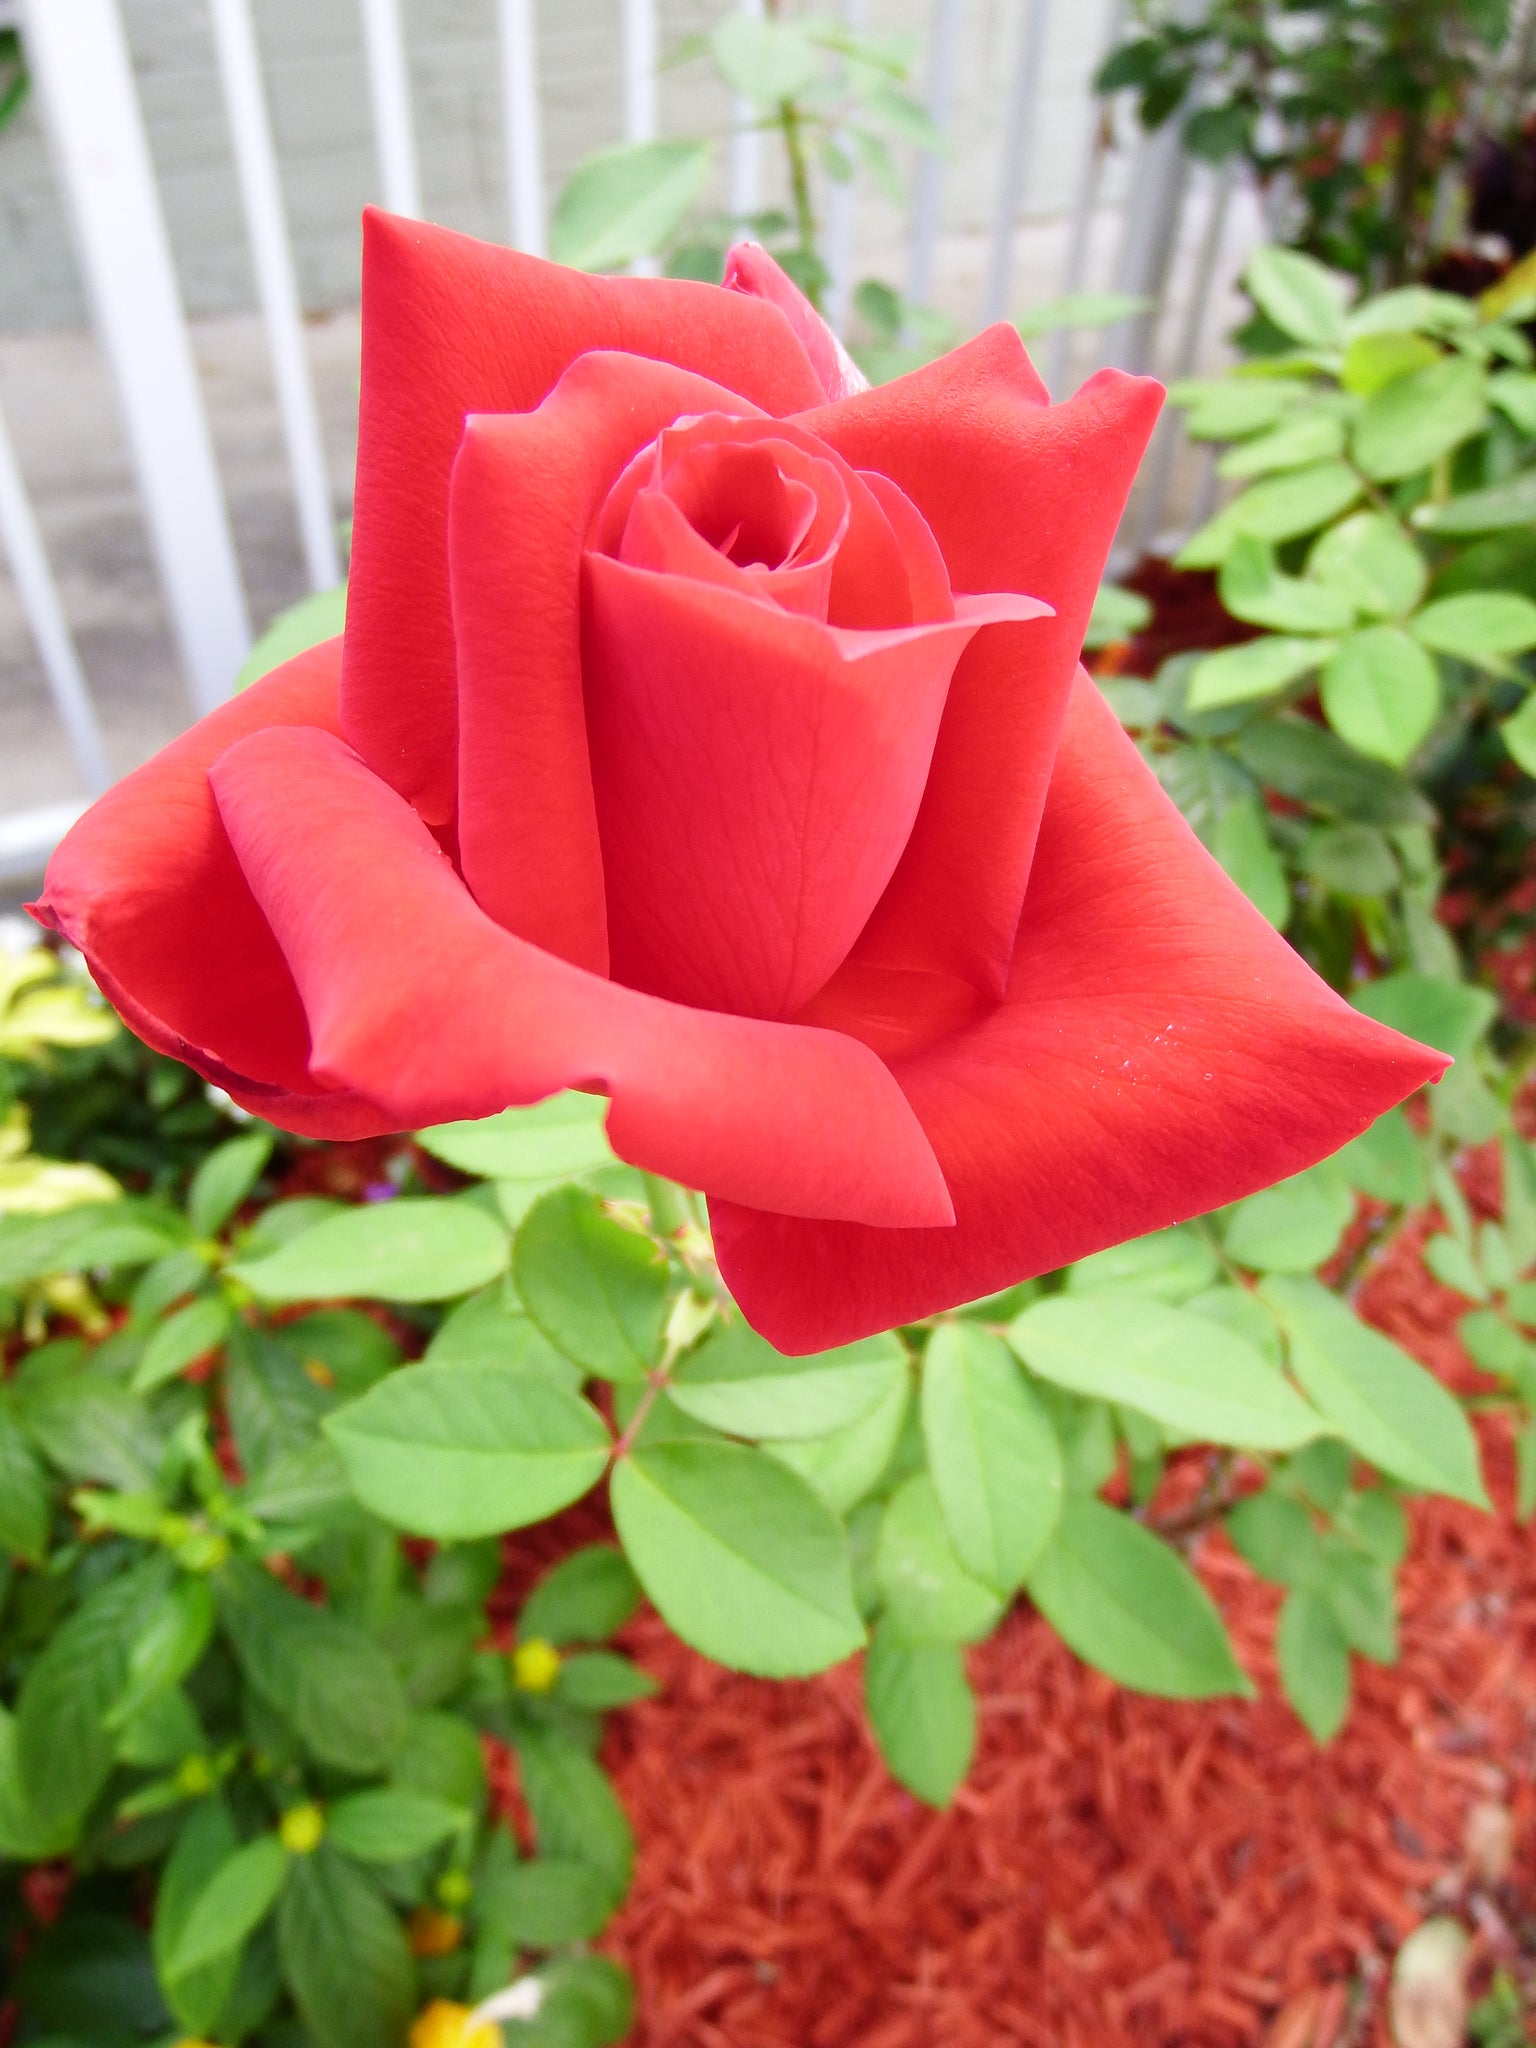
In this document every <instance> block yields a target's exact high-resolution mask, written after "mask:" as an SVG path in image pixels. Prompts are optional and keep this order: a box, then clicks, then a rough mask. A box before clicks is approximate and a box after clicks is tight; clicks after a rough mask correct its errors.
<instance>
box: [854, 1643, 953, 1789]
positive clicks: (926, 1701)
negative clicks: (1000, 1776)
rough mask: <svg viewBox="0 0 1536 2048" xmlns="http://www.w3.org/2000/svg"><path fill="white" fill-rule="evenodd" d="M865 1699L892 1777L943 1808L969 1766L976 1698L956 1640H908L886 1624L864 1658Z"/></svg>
mask: <svg viewBox="0 0 1536 2048" xmlns="http://www.w3.org/2000/svg"><path fill="white" fill-rule="evenodd" d="M864 1704H865V1708H866V1710H867V1711H868V1714H869V1725H870V1727H871V1728H872V1729H873V1730H874V1734H875V1740H876V1741H877V1742H878V1743H879V1745H880V1754H881V1755H882V1756H883V1757H884V1758H885V1762H886V1767H887V1769H888V1770H889V1771H890V1773H891V1776H892V1777H893V1778H896V1779H899V1781H900V1782H901V1783H902V1784H903V1785H905V1786H906V1788H907V1790H908V1791H909V1792H915V1793H916V1794H917V1796H918V1798H919V1799H922V1800H926V1802H927V1803H928V1805H929V1806H937V1807H946V1806H948V1804H949V1802H950V1800H951V1799H953V1797H954V1796H955V1792H956V1790H957V1789H958V1787H959V1785H960V1783H961V1781H962V1780H963V1778H964V1777H965V1774H966V1772H967V1771H968V1770H969V1769H970V1767H971V1757H972V1756H973V1754H974V1753H975V1749H976V1701H975V1698H974V1697H973V1695H972V1693H971V1688H970V1686H969V1684H968V1683H967V1682H966V1676H965V1662H964V1659H963V1658H962V1656H961V1654H960V1651H959V1650H958V1649H957V1648H956V1647H955V1645H954V1644H953V1643H909V1642H907V1641H906V1640H905V1639H904V1638H903V1637H902V1636H900V1635H899V1634H898V1633H897V1632H896V1630H895V1629H893V1628H891V1627H890V1626H889V1624H888V1623H885V1622H882V1623H881V1624H880V1626H879V1627H878V1628H877V1629H876V1630H875V1633H874V1637H873V1639H872V1640H871V1642H870V1646H869V1655H868V1656H867V1657H866V1659H865V1660H864Z"/></svg>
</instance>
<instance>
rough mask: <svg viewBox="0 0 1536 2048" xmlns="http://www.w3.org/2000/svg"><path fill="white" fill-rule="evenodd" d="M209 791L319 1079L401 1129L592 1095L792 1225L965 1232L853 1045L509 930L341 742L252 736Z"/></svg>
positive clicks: (702, 1181)
mask: <svg viewBox="0 0 1536 2048" xmlns="http://www.w3.org/2000/svg"><path fill="white" fill-rule="evenodd" d="M212 782H213V786H214V791H215V794H216V796H217V799H218V804H219V809H220V813H221V815H222V817H223V819H224V822H225V825H226V828H227V829H228V831H229V834H230V839H231V843H232V844H233V845H234V847H235V849H236V852H237V854H238V856H239V859H240V862H241V865H242V868H243V870H244V872H245V874H246V876H247V878H248V879H249V882H250V885H251V888H252V891H253V892H254V895H255V898H256V900H257V902H259V904H260V905H261V908H262V910H263V912H264V913H265V915H266V917H267V918H268V919H269V921H270V923H271V927H272V930H273V932H274V933H275V935H276V938H277V941H278V943H279V944H280V945H281V947H282V949H283V953H284V956H285V958H286V959H287V962H288V964H289V967H290V968H291V970H292V972H293V976H294V979H295V982H296V983H297V985H298V988H299V990H300V992H301V994H302V996H303V1000H304V1007H305V1012H306V1014H307V1016H308V1019H309V1026H310V1032H311V1036H312V1039H313V1044H314V1052H313V1062H314V1067H315V1070H316V1072H317V1073H320V1074H323V1075H324V1076H325V1077H326V1078H327V1079H329V1080H331V1081H332V1082H334V1083H336V1084H338V1085H341V1086H346V1087H350V1088H355V1089H358V1090H360V1091H362V1092H364V1093H366V1094H367V1095H368V1096H370V1097H371V1098H373V1099H374V1100H376V1101H378V1102H379V1103H381V1104H382V1105H383V1111H382V1118H383V1120H384V1127H385V1128H390V1129H394V1128H402V1127H406V1128H409V1127H412V1126H416V1125H420V1124H431V1123H439V1122H447V1121H452V1120H454V1119H457V1118H460V1117H476V1116H485V1115H488V1114H491V1113H493V1112H495V1111H497V1110H500V1109H503V1108H505V1107H507V1106H508V1105H509V1104H514V1103H527V1102H534V1101H537V1100H540V1099H541V1098H542V1097H544V1096H546V1095H548V1094H550V1093H552V1092H553V1091H554V1090H556V1089H559V1088H566V1087H581V1088H588V1089H596V1090H598V1091H600V1092H602V1093H605V1094H611V1095H612V1097H613V1106H612V1108H611V1109H610V1111H609V1116H608V1130H609V1135H610V1137H611V1138H612V1140H613V1143H614V1146H615V1149H616V1150H617V1151H618V1152H619V1153H620V1154H621V1155H622V1156H624V1157H625V1158H627V1159H630V1160H633V1161H634V1162H635V1163H637V1164H640V1165H643V1166H646V1167H648V1168H650V1169H652V1170H653V1171H655V1172H657V1173H662V1174H666V1175H669V1176H671V1177H672V1178H674V1179H678V1180H682V1181H686V1182H689V1183H691V1184H692V1185H695V1186H704V1187H718V1188H720V1189H722V1190H729V1191H731V1192H732V1193H735V1194H737V1195H738V1196H743V1197H746V1198H747V1199H751V1200H754V1201H757V1202H763V1201H768V1202H771V1203H772V1204H774V1205H775V1206H776V1207H778V1208H780V1209H782V1210H784V1211H785V1212H786V1213H789V1214H797V1213H808V1214H828V1215H840V1216H857V1217H860V1218H862V1219H864V1220H867V1221H870V1222H881V1221H884V1222H896V1221H898V1220H900V1221H912V1220H916V1219H921V1220H923V1221H925V1222H927V1223H931V1224H942V1223H945V1222H947V1221H948V1219H949V1215H950V1208H949V1197H948V1194H947V1193H946V1191H945V1187H944V1182H943V1178H942V1176H941V1175H940V1174H939V1171H938V1168H937V1166H936V1165H935V1164H934V1160H933V1155H932V1152H931V1151H930V1149H929V1147H928V1143H927V1140H926V1139H925V1138H924V1137H923V1134H922V1130H921V1127H920V1126H919V1124H918V1122H917V1119H916V1118H915V1117H914V1116H913V1114H912V1112H911V1110H910V1109H909V1107H908V1106H907V1103H906V1101H905V1099H904V1098H903V1096H902V1094H901V1091H900V1089H899V1088H898V1087H897V1086H896V1083H895V1081H894V1080H893V1079H892V1077H891V1074H890V1071H889V1069H888V1068H886V1067H885V1066H884V1065H882V1063H881V1062H880V1061H879V1060H878V1059H876V1058H875V1056H874V1054H872V1053H871V1052H869V1051H868V1050H867V1049H866V1048H865V1047H864V1046H861V1045H859V1044H858V1043H857V1042H856V1041H855V1040H853V1039H851V1038H845V1037H843V1036H842V1035H841V1034H839V1033H837V1032H830V1031H815V1030H808V1029H806V1028H804V1027H801V1026H796V1025H775V1024H763V1023H757V1022H754V1021H752V1020H751V1019H749V1018H743V1017H722V1016H716V1015H711V1014H710V1013H708V1012H705V1011H700V1010H688V1009H683V1008H680V1007H679V1006H677V1005H675V1004H672V1003H665V1002H660V1001H657V1000H656V999H655V998H654V997H651V996H645V995H640V994H638V993H637V992H636V991H634V990H633V989H625V988H620V987H618V986H617V985H616V984H615V983H613V982H609V981H604V980H602V979H601V978H600V977H598V976H597V975H593V974H589V973H587V972H585V971H584V970H583V969H581V968H579V967H573V966H571V965H570V964H569V963H568V962H566V961H564V960H558V959H556V958H555V956H554V955H553V954H552V953H547V952H544V951H543V950H542V949H541V948H539V947H537V946H531V945H529V944H528V943H527V942H526V941H525V940H523V939H519V938H515V937H513V935H512V934H511V933H510V932H506V931H503V930H502V929H501V927H500V926H499V925H496V924H493V923H492V921H491V920H490V919H489V918H488V917H487V916H486V915H485V914H484V912H483V911H481V910H480V909H478V908H477V907H476V905H475V902H474V899H473V898H472V897H471V896H470V894H469V892H468V890H467V889H466V888H465V887H464V885H463V884H462V882H461V881H460V880H459V878H458V876H457V875H456V874H455V872H454V870H453V868H452V866H451V864H450V863H449V861H448V860H447V858H446V857H445V856H444V854H443V853H442V852H441V850H440V849H439V847H438V846H437V844H436V842H435V841H434V839H433V838H432V836H431V834H430V833H429V832H428V830H427V829H426V827H425V826H424V825H423V824H422V822H421V820H420V818H418V817H417V815H416V814H415V812H414V811H413V810H411V808H410V807H409V805H407V804H406V803H405V802H404V801H403V800H402V799H401V798H400V797H398V796H396V794H395V793H394V791H393V790H391V789H390V788H389V787H388V785H387V784H386V783H384V782H382V781H380V780H379V778H378V777H376V776H374V775H372V774H371V773H370V772H369V770H368V769H367V768H366V767H365V766H364V765H363V763H362V762H361V761H359V760H358V758H357V756H356V755H355V754H353V753H352V752H351V751H350V750H349V749H348V748H347V747H346V746H344V745H343V744H342V742H341V741H340V740H337V739H334V738H332V737H331V736H330V735H328V734H321V733H314V732H301V731H297V730H293V729H286V730H282V729H277V730H272V731H267V732H260V733H255V734H253V735H252V736H251V737H250V738H248V739H245V740H242V741H241V742H240V743H239V744H238V745H237V746H235V747H232V748H231V749H230V750H229V751H228V753H226V754H224V755H223V756H222V757H221V759H220V760H219V761H218V762H217V763H215V765H214V768H213V771H212ZM749 1191H750V1192H749Z"/></svg>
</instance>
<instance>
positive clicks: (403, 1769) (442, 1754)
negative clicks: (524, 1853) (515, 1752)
mask: <svg viewBox="0 0 1536 2048" xmlns="http://www.w3.org/2000/svg"><path fill="white" fill-rule="evenodd" d="M389 1777H390V1783H391V1784H393V1785H399V1786H403V1787H404V1789H405V1790H406V1791H408V1792H426V1793H429V1794H431V1796H432V1797H433V1798H435V1799H440V1800H442V1801H444V1802H445V1803H446V1804H447V1805H449V1806H453V1807H457V1808H459V1809H461V1810H462V1811H466V1812H468V1813H470V1814H473V1815H475V1816H477V1817H478V1816H479V1815H480V1814H481V1813H482V1812H483V1810H484V1807H485V1796H486V1779H485V1758H484V1756H483V1754H482V1752H481V1748H480V1738H479V1736H478V1735H477V1733H476V1732H475V1730H474V1729H473V1728H472V1727H471V1726H470V1724H469V1722H468V1721H464V1720H461V1719H460V1718H459V1716H458V1715H457V1714H447V1713H428V1714H417V1715H415V1716H413V1718H412V1720H411V1723H410V1726H409V1727H408V1728H407V1729H406V1731H405V1738H404V1740H403V1741H402V1742H401V1744H400V1746H399V1748H398V1749H397V1750H396V1751H395V1753H394V1756H393V1757H392V1758H391V1759H390V1765H389Z"/></svg>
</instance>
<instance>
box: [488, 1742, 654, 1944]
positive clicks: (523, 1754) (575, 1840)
mask: <svg viewBox="0 0 1536 2048" xmlns="http://www.w3.org/2000/svg"><path fill="white" fill-rule="evenodd" d="M517 1760H518V1772H519V1777H520V1779H521V1783H522V1790H523V1797H524V1798H525V1799H526V1800H527V1802H528V1810H529V1812H530V1813H531V1814H532V1815H533V1831H534V1835H535V1838H536V1839H537V1841H538V1845H539V1853H540V1855H541V1856H555V1857H559V1858H562V1859H570V1860H572V1861H574V1862H579V1863H585V1864H588V1865H589V1866H590V1867H591V1868H592V1869H593V1870H595V1871H597V1873H598V1875H599V1876H600V1877H601V1878H602V1879H603V1881H604V1883H605V1884H606V1885H607V1887H608V1902H609V1905H610V1906H616V1905H617V1904H618V1902H619V1900H620V1899H621V1898H623V1896H624V1894H625V1892H626V1891H627V1890H628V1889H629V1880H630V1877H631V1874H632V1873H633V1870H634V1863H635V1838H634V1833H633V1831H632V1830H631V1828H630V1825H629V1822H628V1820H627V1819H626V1818H625V1814H624V1809H623V1807H622V1806H621V1805H620V1804H619V1801H618V1798H617V1796H616V1794H615V1792H614V1790H613V1787H612V1786H611V1785H610V1784H609V1782H608V1780H607V1778H606V1777H604V1775H603V1772H602V1769H601V1767H600V1766H599V1765H598V1764H597V1763H596V1762H595V1761H594V1760H593V1758H592V1757H591V1756H590V1755H588V1753H587V1751H586V1750H585V1749H583V1748H582V1747H581V1746H580V1744H579V1743H576V1742H573V1741H571V1739H570V1738H569V1737H568V1736H566V1735H563V1734H561V1733H560V1732H559V1731H558V1730H556V1729H553V1728H531V1727H529V1728H523V1729H520V1730H519V1732H518V1737H517Z"/></svg>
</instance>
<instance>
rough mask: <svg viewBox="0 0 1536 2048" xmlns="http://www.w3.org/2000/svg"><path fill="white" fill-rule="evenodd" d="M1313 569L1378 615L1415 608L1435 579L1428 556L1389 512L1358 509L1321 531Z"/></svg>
mask: <svg viewBox="0 0 1536 2048" xmlns="http://www.w3.org/2000/svg"><path fill="white" fill-rule="evenodd" d="M1307 574H1308V575H1309V576H1311V577H1315V578H1316V579H1317V581H1318V582H1320V583H1323V584H1326V585H1327V586H1328V587H1329V588H1330V589H1333V590H1337V591H1338V592H1339V593H1340V594H1341V595H1342V596H1343V597H1345V598H1347V599H1348V601H1349V603H1350V604H1352V605H1353V606H1354V607H1355V609H1356V610H1357V611H1361V612H1365V613H1366V614H1367V615H1368V616H1369V617H1371V618H1376V619H1393V618H1397V617H1399V616H1400V615H1401V614H1402V613H1403V612H1407V611H1412V609H1413V607H1414V606H1415V605H1416V604H1417V603H1418V601H1419V599H1420V598H1421V597H1422V596H1423V595H1424V586H1425V584H1426V582H1427V581H1428V580H1429V569H1428V566H1427V564H1426V563H1425V560H1424V557H1423V556H1422V555H1421V554H1420V553H1419V551H1418V549H1417V548H1416V547H1415V546H1414V544H1413V542H1412V541H1411V540H1410V539H1409V537H1408V535H1407V534H1406V533H1405V532H1404V531H1403V529H1402V527H1401V526H1399V525H1398V523H1397V521H1396V520H1395V519H1391V518H1389V517H1388V516H1387V514H1386V513H1384V512H1352V513H1351V514H1350V516H1349V517H1348V519H1342V520H1340V522H1339V523H1338V525H1337V526H1330V527H1329V528H1328V529H1327V531H1326V532H1324V533H1322V534H1320V535H1319V536H1318V539H1317V541H1316V543H1315V544H1314V546H1313V549H1312V552H1311V554H1310V556H1309V557H1308V559H1307Z"/></svg>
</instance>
